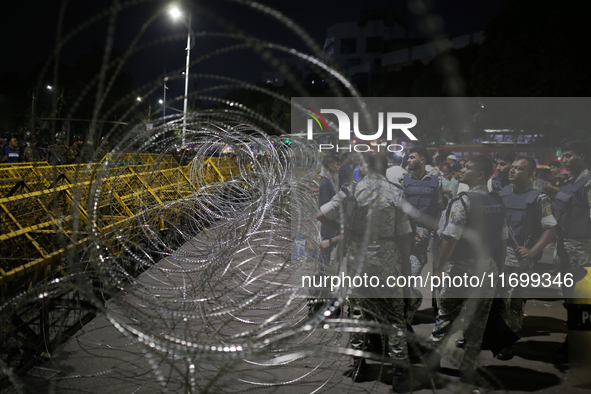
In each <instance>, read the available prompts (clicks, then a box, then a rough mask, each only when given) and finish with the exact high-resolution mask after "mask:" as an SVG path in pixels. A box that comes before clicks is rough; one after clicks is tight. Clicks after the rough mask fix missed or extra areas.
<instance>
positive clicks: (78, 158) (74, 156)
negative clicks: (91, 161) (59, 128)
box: [70, 144, 82, 164]
mask: <svg viewBox="0 0 591 394" xmlns="http://www.w3.org/2000/svg"><path fill="white" fill-rule="evenodd" d="M81 153H82V152H81V150H80V148H78V145H76V144H73V145H72V146H71V147H70V157H71V160H70V162H71V163H73V164H80V163H82V154H81Z"/></svg>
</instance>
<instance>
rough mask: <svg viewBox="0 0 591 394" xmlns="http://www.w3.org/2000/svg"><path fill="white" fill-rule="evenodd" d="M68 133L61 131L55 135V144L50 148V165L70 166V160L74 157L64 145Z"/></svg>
mask: <svg viewBox="0 0 591 394" xmlns="http://www.w3.org/2000/svg"><path fill="white" fill-rule="evenodd" d="M65 141H66V133H64V132H63V131H60V132H58V133H56V134H55V144H54V145H51V146H50V147H49V160H48V161H49V164H50V165H52V166H57V165H64V164H68V159H69V158H71V157H72V153H71V152H70V148H69V147H68V146H66V145H64V142H65Z"/></svg>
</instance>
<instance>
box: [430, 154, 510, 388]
mask: <svg viewBox="0 0 591 394" xmlns="http://www.w3.org/2000/svg"><path fill="white" fill-rule="evenodd" d="M491 172H492V161H491V160H490V158H488V157H486V156H474V157H472V158H471V159H470V160H469V161H468V162H467V163H466V167H465V168H463V169H462V173H461V174H462V175H461V179H460V180H461V182H463V183H466V184H467V185H468V186H470V190H469V191H468V192H465V193H460V194H459V195H458V197H456V198H455V199H454V200H452V202H451V204H450V208H449V209H448V213H447V218H446V221H447V223H446V225H445V228H444V230H443V232H442V238H443V239H442V244H441V252H440V256H439V260H438V262H437V264H436V265H435V274H434V275H436V276H438V277H440V278H441V277H442V273H443V272H445V273H446V274H447V275H449V276H450V277H451V278H454V277H458V276H459V277H463V276H464V275H465V274H467V275H468V276H477V277H478V278H482V277H483V276H484V277H486V278H491V279H492V281H493V282H494V280H495V278H496V275H497V272H498V270H499V268H500V269H502V266H503V264H504V261H505V253H506V252H505V251H506V247H507V241H506V240H507V237H508V229H507V224H506V221H505V207H504V205H503V202H502V200H501V199H500V198H499V197H498V196H496V195H493V194H489V193H488V190H487V186H486V183H487V180H488V178H489V176H490V173H491ZM493 256H498V260H497V261H495V260H494V258H493ZM448 262H449V264H448ZM490 274H492V276H490V277H489V275H490ZM492 284H493V285H494V283H492ZM494 292H495V289H494V286H491V283H488V282H487V284H486V285H484V284H483V286H482V287H476V286H467V287H454V286H453V285H451V283H450V282H449V281H448V282H446V281H445V280H444V281H443V286H442V288H441V292H440V305H439V310H438V314H437V317H436V319H435V326H434V327H433V331H432V333H431V336H430V337H429V341H430V342H431V347H432V350H430V351H429V352H427V354H425V357H426V361H427V365H428V366H430V367H434V368H438V367H439V361H440V358H441V355H440V352H441V351H443V349H445V345H446V343H447V341H448V340H449V337H450V335H451V334H452V326H453V328H454V329H463V331H464V338H465V339H466V344H465V346H464V358H463V360H462V364H461V366H460V374H461V376H462V380H464V381H467V382H473V381H474V377H475V376H474V373H475V364H474V363H475V360H476V357H477V356H478V354H479V353H480V344H481V342H482V336H483V334H484V328H485V326H486V322H487V320H488V315H489V311H490V308H491V305H492V299H493V296H494Z"/></svg>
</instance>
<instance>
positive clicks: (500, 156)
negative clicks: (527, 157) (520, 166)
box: [488, 151, 517, 194]
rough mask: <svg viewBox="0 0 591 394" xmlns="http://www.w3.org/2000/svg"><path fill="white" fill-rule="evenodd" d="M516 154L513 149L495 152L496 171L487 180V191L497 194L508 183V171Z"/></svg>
mask: <svg viewBox="0 0 591 394" xmlns="http://www.w3.org/2000/svg"><path fill="white" fill-rule="evenodd" d="M516 156H517V154H516V153H515V152H513V151H503V152H499V153H497V172H495V174H494V175H493V176H492V178H490V180H489V181H488V191H489V192H493V193H496V194H499V193H500V192H501V190H503V188H504V187H505V186H507V185H508V184H509V171H510V170H511V164H512V163H513V162H514V161H515V158H516Z"/></svg>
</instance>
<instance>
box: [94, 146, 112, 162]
mask: <svg viewBox="0 0 591 394" xmlns="http://www.w3.org/2000/svg"><path fill="white" fill-rule="evenodd" d="M111 149H112V148H111V146H110V145H103V144H101V146H100V147H99V148H98V150H97V152H96V161H97V162H100V161H101V160H103V158H104V157H105V155H106V154H107V153H109V152H111Z"/></svg>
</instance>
